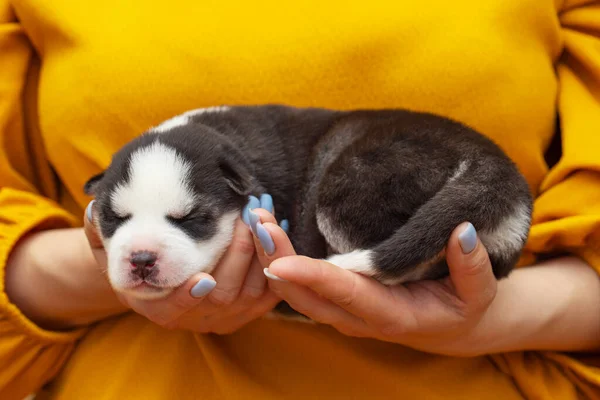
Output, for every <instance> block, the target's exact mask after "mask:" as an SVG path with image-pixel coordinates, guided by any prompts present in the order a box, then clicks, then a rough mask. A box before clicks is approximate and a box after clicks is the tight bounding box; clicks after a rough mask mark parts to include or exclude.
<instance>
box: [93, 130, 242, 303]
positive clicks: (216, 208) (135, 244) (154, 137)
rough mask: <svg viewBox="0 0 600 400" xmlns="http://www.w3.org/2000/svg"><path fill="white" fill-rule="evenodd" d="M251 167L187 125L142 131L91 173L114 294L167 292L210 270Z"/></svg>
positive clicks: (220, 141) (213, 136)
mask: <svg viewBox="0 0 600 400" xmlns="http://www.w3.org/2000/svg"><path fill="white" fill-rule="evenodd" d="M252 181H253V180H252V175H251V171H250V164H249V163H248V162H247V160H246V159H245V157H244V156H243V155H242V154H241V153H240V152H239V151H238V149H237V148H236V147H235V146H234V145H233V144H232V143H231V142H230V141H229V140H228V139H227V138H225V137H224V136H222V135H220V134H219V133H217V132H216V131H214V130H212V129H210V128H208V127H205V126H202V125H189V126H182V127H177V128H174V129H172V130H170V131H168V132H165V133H153V132H149V133H146V134H144V135H142V136H140V137H138V138H137V139H135V140H133V141H132V142H130V143H128V144H127V145H126V146H124V147H123V148H122V149H121V150H120V151H119V152H117V153H116V154H115V155H114V156H113V160H112V162H111V164H110V166H109V167H108V169H107V170H106V171H105V172H103V173H102V174H100V175H97V176H95V177H93V178H91V179H90V180H89V181H88V182H87V183H86V185H85V189H84V190H85V192H86V193H87V194H90V195H94V197H95V199H96V204H95V205H94V221H95V223H96V227H97V228H98V230H99V233H100V236H101V238H102V241H103V243H104V247H105V250H106V252H107V257H108V277H109V280H110V283H111V285H112V286H113V288H114V289H115V290H117V291H121V292H128V293H130V294H132V295H135V296H137V297H140V298H159V297H163V296H165V295H167V294H168V293H169V292H171V291H172V290H173V289H174V288H175V287H177V286H179V285H181V284H182V283H183V282H185V281H186V280H187V279H188V278H190V277H191V276H192V275H193V274H195V273H197V272H201V271H203V272H210V271H211V270H212V268H213V267H214V266H215V264H216V262H217V261H218V259H219V258H220V256H221V255H222V254H223V252H224V251H225V250H226V248H227V247H228V245H229V243H230V241H231V237H232V233H233V227H234V224H235V220H236V219H237V218H238V217H239V215H240V211H241V209H242V207H243V206H244V204H245V202H246V199H247V195H248V194H249V192H250V191H251V189H252Z"/></svg>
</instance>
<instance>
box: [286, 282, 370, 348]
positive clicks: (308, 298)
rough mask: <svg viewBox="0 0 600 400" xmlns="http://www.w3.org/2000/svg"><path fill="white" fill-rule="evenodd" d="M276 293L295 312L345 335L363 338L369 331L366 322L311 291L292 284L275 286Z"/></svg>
mask: <svg viewBox="0 0 600 400" xmlns="http://www.w3.org/2000/svg"><path fill="white" fill-rule="evenodd" d="M274 287H276V289H274V291H275V293H276V294H277V295H278V296H279V297H281V298H282V299H283V300H285V301H286V302H287V303H288V304H289V305H290V306H291V307H292V308H293V309H294V310H296V311H298V312H299V313H301V314H303V315H306V316H307V317H309V318H310V319H312V320H313V321H316V322H319V323H322V324H327V325H331V326H333V327H335V328H336V329H338V330H340V331H342V332H343V333H345V334H348V335H352V336H362V335H365V334H366V332H368V331H369V327H368V326H367V325H366V324H365V322H364V321H363V320H362V319H361V318H359V317H357V316H355V315H353V314H351V313H349V312H348V311H346V310H344V309H343V308H342V307H340V306H338V305H337V304H334V303H332V302H331V301H329V300H327V299H325V298H323V297H321V296H319V295H318V294H317V293H315V292H313V291H312V290H311V289H309V288H307V287H304V286H300V285H297V284H294V283H291V282H288V283H283V284H275V285H274Z"/></svg>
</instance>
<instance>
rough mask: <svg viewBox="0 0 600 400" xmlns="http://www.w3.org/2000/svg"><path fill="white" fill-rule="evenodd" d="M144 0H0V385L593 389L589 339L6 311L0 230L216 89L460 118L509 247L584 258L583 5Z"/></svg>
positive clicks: (281, 392) (10, 393)
mask: <svg viewBox="0 0 600 400" xmlns="http://www.w3.org/2000/svg"><path fill="white" fill-rule="evenodd" d="M155 3H160V4H154V3H153V2H150V1H147V0H130V1H126V2H124V1H117V0H106V1H101V2H100V1H99V2H88V1H68V0H52V1H43V0H20V1H11V0H0V186H1V187H2V189H1V191H0V399H19V398H22V397H23V396H24V395H26V394H27V393H30V392H34V391H38V390H39V389H40V387H41V386H42V385H44V384H45V383H46V382H49V381H51V382H52V383H51V384H50V385H49V386H48V387H47V395H48V396H49V397H50V398H52V399H100V398H103V399H136V398H140V399H167V398H178V399H188V398H189V399H191V398H201V399H286V398H290V399H291V398H297V399H306V398H329V399H362V398H364V399H377V398H381V399H389V398H406V399H437V398H444V399H447V398H468V399H484V398H486V399H487V398H490V399H492V398H494V399H495V398H498V399H512V398H519V397H521V396H527V397H530V398H537V399H574V398H576V397H577V395H578V394H581V393H585V394H587V395H589V396H595V397H596V398H600V368H599V366H600V360H599V359H600V356H599V355H597V354H596V355H587V356H584V355H576V356H573V355H571V356H568V355H565V354H558V353H549V352H547V353H539V352H519V353H511V354H503V355H497V356H490V357H477V358H471V359H459V358H451V357H441V356H435V355H429V354H425V353H421V352H417V351H413V350H410V349H407V348H405V347H402V346H398V345H393V344H389V343H381V342H377V341H374V340H361V339H353V338H348V337H344V336H342V335H340V334H338V333H336V332H335V331H334V330H333V329H331V328H328V327H326V326H307V325H304V324H296V323H289V322H276V321H262V320H261V321H257V322H255V323H252V324H250V325H249V326H247V327H246V328H244V329H242V330H240V331H239V332H237V333H235V334H233V335H229V336H221V337H219V336H214V335H195V334H192V333H189V332H178V331H173V332H171V331H166V330H163V329H161V328H159V327H157V326H155V325H153V324H152V323H150V322H148V321H146V320H145V319H143V318H142V317H140V316H137V315H133V314H127V315H124V316H121V317H116V318H112V319H110V320H107V321H104V322H101V323H98V324H96V325H94V326H92V327H89V328H87V329H83V330H78V331H75V332H69V333H59V332H48V331H44V330H42V329H40V328H39V327H37V326H35V325H34V324H33V323H31V322H30V321H28V320H27V319H26V318H25V317H24V316H23V315H22V314H21V313H20V312H19V310H18V309H16V307H15V306H14V305H12V304H11V303H10V301H9V300H8V298H7V296H6V295H5V294H4V291H3V282H4V279H3V272H2V271H3V268H4V265H5V263H6V259H7V255H8V254H9V252H10V250H11V248H12V247H13V246H14V244H15V242H16V241H17V240H18V239H19V238H20V237H22V236H23V235H24V234H25V233H26V232H28V231H30V230H32V229H38V228H40V229H41V228H43V229H50V228H57V227H66V226H74V225H77V224H78V223H79V221H80V220H81V215H82V210H83V208H84V207H85V205H86V204H87V203H88V201H89V200H90V199H89V198H87V197H86V196H84V194H83V192H82V186H83V184H84V182H85V180H86V179H87V178H88V177H90V176H91V175H93V174H95V173H97V172H99V171H100V170H101V169H102V168H104V167H106V165H107V164H108V162H109V160H110V156H111V154H112V153H113V152H114V151H115V150H117V149H118V148H119V147H120V146H121V145H123V144H124V143H125V142H127V141H128V140H130V139H131V138H133V137H134V136H135V135H137V134H139V133H140V132H142V131H143V130H145V129H147V128H148V127H149V126H151V125H154V124H156V123H158V122H160V121H161V120H164V119H166V118H168V117H170V116H173V115H175V114H178V113H180V112H183V111H184V110H188V109H191V108H197V107H203V106H210V105H218V104H256V103H267V102H277V103H285V104H290V105H296V106H323V107H331V108H340V109H348V108H358V107H368V108H379V107H406V108H410V109H414V110H425V111H431V112H436V113H439V114H443V115H446V116H449V117H452V118H455V119H458V120H460V121H463V122H465V123H467V124H469V125H472V126H473V127H474V128H476V129H478V130H479V131H481V132H484V133H485V134H486V135H488V136H490V137H491V138H493V139H494V140H495V141H496V142H497V143H499V144H500V145H501V146H502V148H503V149H504V150H505V151H506V152H507V153H508V154H509V155H510V156H511V157H512V158H513V159H514V160H515V161H516V162H517V164H518V165H519V167H520V168H521V170H522V172H523V173H524V174H525V176H526V178H527V180H528V182H529V184H530V186H531V190H532V192H533V193H534V194H535V196H536V201H535V212H534V225H533V228H532V231H531V238H530V240H529V242H528V245H527V252H526V255H525V256H524V258H523V259H522V264H523V265H524V264H530V263H532V262H534V261H535V259H536V257H537V256H539V255H541V254H544V253H551V252H556V251H568V252H572V253H574V254H577V255H579V256H581V257H583V258H584V259H585V260H586V261H587V262H588V263H589V264H590V265H592V266H593V267H594V268H596V269H597V270H598V271H600V4H599V3H598V2H596V1H586V0H554V1H551V0H546V1H544V0H486V1H469V0H455V1H452V2H448V1H446V0H432V1H426V2H423V1H419V2H405V1H391V2H389V3H388V2H386V1H369V2H364V1H339V2H336V1H329V2H328V1H323V0H318V1H314V0H311V1H296V2H287V1H281V0H278V1H259V2H249V1H241V0H239V1H238V0H230V1H226V2H221V1H219V2H217V1H210V0H205V1H192V0H190V1H181V2H177V1H166V2H155ZM557 114H558V115H559V116H560V119H559V120H557V118H556V116H557ZM557 127H559V128H560V131H561V136H562V152H563V156H562V158H561V159H560V162H558V164H556V165H554V166H551V167H550V166H549V165H548V164H547V162H546V161H545V159H544V153H545V152H546V150H547V148H548V147H549V146H550V143H551V139H552V137H553V135H554V133H555V131H556V129H557ZM594 363H595V366H594Z"/></svg>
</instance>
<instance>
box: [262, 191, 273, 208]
mask: <svg viewBox="0 0 600 400" xmlns="http://www.w3.org/2000/svg"><path fill="white" fill-rule="evenodd" d="M260 208H264V209H265V210H267V211H268V212H270V213H273V197H271V195H270V194H266V193H265V194H263V195H262V196H260Z"/></svg>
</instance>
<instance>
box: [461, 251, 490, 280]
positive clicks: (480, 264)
mask: <svg viewBox="0 0 600 400" xmlns="http://www.w3.org/2000/svg"><path fill="white" fill-rule="evenodd" d="M487 268H491V264H490V259H489V257H488V255H487V253H486V252H485V251H478V252H476V253H475V254H474V255H473V257H472V258H471V260H470V262H469V265H467V266H466V268H464V272H463V273H464V274H465V275H469V276H474V275H479V274H481V273H482V272H484V271H485V270H486V269H487Z"/></svg>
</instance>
